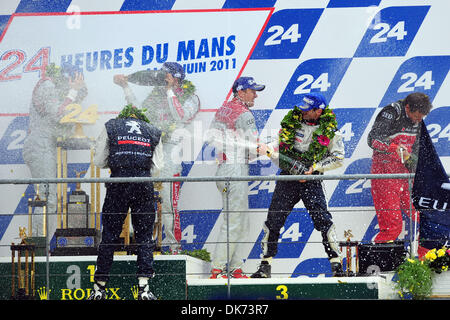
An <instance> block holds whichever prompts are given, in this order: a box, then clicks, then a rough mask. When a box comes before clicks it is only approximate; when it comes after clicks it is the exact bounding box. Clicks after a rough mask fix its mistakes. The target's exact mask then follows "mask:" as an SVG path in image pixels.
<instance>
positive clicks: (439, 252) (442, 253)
mask: <svg viewBox="0 0 450 320" xmlns="http://www.w3.org/2000/svg"><path fill="white" fill-rule="evenodd" d="M437 256H438V257H443V256H445V250H444V249H439V250H438V251H437Z"/></svg>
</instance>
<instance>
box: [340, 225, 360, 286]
mask: <svg viewBox="0 0 450 320" xmlns="http://www.w3.org/2000/svg"><path fill="white" fill-rule="evenodd" d="M344 237H345V238H346V239H347V240H346V241H345V242H341V243H340V247H341V251H342V247H344V246H345V251H346V258H347V276H348V277H349V276H354V275H355V273H353V271H352V247H355V250H356V253H355V269H356V273H357V272H358V242H357V241H351V238H352V237H353V234H352V230H344Z"/></svg>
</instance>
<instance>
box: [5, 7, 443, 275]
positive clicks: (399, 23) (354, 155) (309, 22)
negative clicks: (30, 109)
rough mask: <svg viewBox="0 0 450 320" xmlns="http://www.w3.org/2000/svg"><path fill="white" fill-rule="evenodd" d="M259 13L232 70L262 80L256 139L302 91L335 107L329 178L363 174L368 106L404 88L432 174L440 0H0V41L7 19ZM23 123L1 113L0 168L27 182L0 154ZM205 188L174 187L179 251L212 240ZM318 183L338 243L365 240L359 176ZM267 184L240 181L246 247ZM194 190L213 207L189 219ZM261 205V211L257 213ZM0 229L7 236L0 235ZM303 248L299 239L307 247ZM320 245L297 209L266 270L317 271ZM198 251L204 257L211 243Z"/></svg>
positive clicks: (369, 222) (12, 154) (371, 226)
mask: <svg viewBox="0 0 450 320" xmlns="http://www.w3.org/2000/svg"><path fill="white" fill-rule="evenodd" d="M263 7H274V8H275V10H274V13H273V15H272V16H271V18H270V21H269V22H268V24H267V26H266V27H265V30H264V32H263V33H262V36H261V38H260V39H259V41H258V43H257V45H256V47H255V49H254V51H253V53H252V55H251V57H250V60H249V61H248V63H247V64H246V66H245V69H244V70H243V72H242V75H244V76H252V77H254V78H255V81H256V82H257V83H261V84H265V85H266V89H265V90H264V91H263V92H261V93H259V97H258V99H257V101H256V104H257V106H256V107H255V109H254V114H255V118H256V121H257V125H258V130H260V132H263V131H264V129H268V128H277V127H278V126H279V122H280V120H281V118H282V117H283V116H284V114H285V113H286V112H287V110H285V109H290V108H292V106H293V105H295V104H298V102H299V101H300V100H301V97H302V95H303V94H306V93H310V92H320V93H321V94H323V95H324V96H325V98H326V100H327V101H328V103H329V105H330V106H331V107H332V108H334V109H335V113H336V115H337V119H338V122H339V127H340V130H341V132H342V133H343V136H344V143H345V148H346V159H345V166H344V168H342V169H340V170H336V171H335V172H333V173H336V174H339V173H349V174H350V173H369V170H370V161H371V160H370V157H371V150H370V149H369V147H368V146H367V143H366V137H367V133H368V130H369V129H370V127H371V124H372V122H373V120H374V116H375V115H376V114H377V112H378V110H379V108H381V107H383V106H385V105H387V104H389V103H391V102H393V101H396V100H398V99H401V98H403V97H405V96H406V95H407V94H409V93H411V92H413V91H422V92H424V93H426V94H428V95H429V96H430V98H431V100H432V101H433V105H434V109H433V110H432V112H431V113H430V115H429V116H428V117H427V118H426V120H425V122H426V123H427V126H428V129H429V131H430V135H431V137H432V139H433V142H434V143H435V147H436V150H437V152H438V154H439V155H440V156H441V160H442V162H443V164H444V167H446V168H449V165H450V161H449V158H450V122H449V121H450V120H449V119H450V78H449V76H448V74H449V69H450V42H449V41H448V36H447V31H448V30H450V21H449V20H448V19H447V16H446V14H447V13H448V12H450V2H448V1H443V0H431V1H425V0H423V1H422V0H411V1H409V0H298V1H293V0H251V1H249V0H196V1H192V0H152V1H147V0H108V1H99V0H97V1H93V0H52V1H50V0H41V1H35V0H4V1H2V3H1V4H0V34H1V33H2V32H3V31H4V29H5V27H6V25H7V22H8V21H9V19H10V17H11V15H12V14H14V13H44V12H89V11H97V12H100V11H102V12H105V11H146V10H192V9H228V8H263ZM187 77H189V75H187ZM26 126H27V119H26V117H17V118H12V119H11V121H9V122H8V124H7V125H6V129H4V130H2V131H1V132H0V133H1V134H2V135H0V151H1V154H0V171H1V172H10V171H14V172H24V171H25V173H21V174H17V175H16V176H27V173H26V170H25V168H24V165H23V160H22V159H21V149H20V147H19V148H12V149H11V148H8V146H10V145H11V142H13V141H14V139H17V136H16V135H15V134H16V133H15V132H17V130H20V129H23V128H26ZM197 160H198V161H193V162H186V163H184V171H183V174H184V175H202V174H203V175H204V174H206V175H211V174H213V172H207V171H204V170H203V167H202V161H200V160H204V158H202V156H201V155H199V157H198V158H197ZM447 171H449V170H447ZM251 172H252V174H255V175H258V174H265V175H267V174H276V172H277V168H276V167H274V166H273V165H272V164H271V163H270V162H268V161H259V162H257V163H255V164H252V166H251ZM8 176H9V175H8ZM207 186H208V187H205V188H204V189H203V187H202V189H201V190H199V189H198V188H199V187H198V185H192V184H185V185H184V186H183V188H182V193H181V195H182V198H181V199H180V206H181V207H182V208H181V209H182V210H183V205H185V208H184V212H186V213H190V212H193V211H195V212H196V214H192V215H191V214H189V215H184V216H183V215H182V229H183V237H184V240H183V242H184V244H185V247H186V248H199V247H202V245H201V244H200V245H189V243H190V242H192V241H193V240H194V241H195V242H196V243H198V242H199V241H214V239H215V234H216V229H217V227H215V226H217V225H218V221H220V220H221V216H220V214H219V213H220V207H221V205H220V200H219V195H218V194H215V187H214V186H213V184H207ZM325 187H326V188H325V189H326V193H327V195H328V200H329V206H330V209H331V211H332V213H333V215H334V220H335V223H336V225H337V229H338V230H337V231H338V236H339V237H340V238H343V231H344V230H348V229H351V230H352V233H353V234H354V236H355V239H359V240H360V239H366V240H371V239H372V238H373V237H374V236H375V234H376V233H377V221H376V218H375V215H374V212H373V208H372V206H373V204H372V198H371V195H370V181H363V180H361V181H347V180H344V181H340V182H338V181H327V182H326V183H325ZM273 188H274V183H273V182H252V183H250V184H249V191H250V192H249V200H250V206H251V211H252V213H253V212H254V213H255V215H254V217H255V218H254V221H255V222H254V223H253V225H254V226H255V227H254V228H253V229H252V230H250V231H249V233H250V238H251V240H250V241H254V242H255V241H257V240H258V241H259V240H260V239H261V229H260V228H259V226H261V225H262V221H264V218H265V213H266V212H267V208H268V205H269V203H270V198H271V195H272V192H273ZM28 189H29V190H28ZM28 189H27V190H28V191H30V190H31V189H30V188H28ZM202 191H205V192H207V194H211V199H213V200H210V201H215V200H217V201H216V204H215V205H212V207H211V208H209V207H208V208H207V210H201V211H200V212H199V211H198V209H197V208H198V207H202V204H203V203H204V202H203V199H202V197H204V195H205V193H203V192H202ZM20 192H22V193H23V192H27V191H25V190H21V191H20ZM13 197H15V196H13ZM183 197H184V199H183ZM187 198H189V199H187ZM10 199H11V197H10ZM4 201H6V200H5V199H3V200H2V202H4ZM188 203H189V204H188ZM208 203H210V202H208ZM24 206H25V203H24V201H23V198H22V199H21V200H20V201H19V204H17V203H16V204H14V208H12V211H15V212H25V211H23V209H24ZM19 208H20V210H22V211H20V210H19ZM14 209H15V210H14ZM261 210H262V214H258V212H261ZM365 210H369V211H365ZM1 219H2V217H0V229H1V230H0V237H3V238H2V240H1V241H2V243H6V244H7V243H9V242H10V239H9V238H8V236H10V235H11V234H13V233H14V232H15V231H16V230H17V226H16V225H14V224H13V223H11V219H10V220H8V221H6V219H4V220H1ZM2 221H3V222H2ZM7 229H8V230H9V229H11V230H14V231H8V232H6V231H7ZM406 230H408V228H406ZM7 238H8V239H7ZM306 241H308V242H309V243H308V244H307V245H305V243H304V242H306ZM320 241H321V239H320V235H319V234H318V233H316V232H315V231H314V230H313V227H312V224H311V220H310V218H309V216H308V214H307V213H306V212H305V210H304V208H303V207H302V204H299V205H298V208H296V209H294V212H293V213H292V214H291V215H290V217H289V218H288V220H287V222H286V224H285V226H284V228H283V230H282V233H281V237H280V242H281V243H287V244H291V245H290V246H288V245H283V246H280V251H279V254H278V256H277V258H276V259H275V261H274V269H275V270H277V268H278V269H279V270H283V271H284V272H288V273H292V272H319V273H320V272H321V271H323V270H322V268H326V267H327V266H326V263H325V264H324V263H323V259H325V255H324V253H323V252H322V251H323V249H322V248H321V244H320ZM246 247H247V249H248V251H249V256H248V260H247V263H246V265H245V268H248V269H249V271H252V270H253V269H254V265H255V264H256V263H257V262H258V260H257V258H258V257H259V253H260V252H259V245H258V244H255V245H253V244H252V245H249V246H246ZM205 248H207V249H208V250H210V251H212V247H211V246H208V245H206V246H205ZM245 268H244V269H245Z"/></svg>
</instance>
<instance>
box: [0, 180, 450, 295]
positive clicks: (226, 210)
mask: <svg viewBox="0 0 450 320" xmlns="http://www.w3.org/2000/svg"><path fill="white" fill-rule="evenodd" d="M447 175H448V176H449V177H450V174H449V173H447ZM361 179H365V180H367V179H370V180H372V179H408V181H409V187H410V188H409V189H410V191H411V189H412V181H413V179H414V174H345V175H331V174H330V175H328V174H327V175H297V176H294V175H289V176H278V175H273V176H240V177H236V176H229V177H223V176H220V177H218V176H203V177H121V178H118V177H115V178H47V179H44V178H25V179H0V185H17V184H40V185H43V184H44V185H45V184H53V183H143V182H179V181H180V182H217V181H225V183H226V185H227V186H228V185H229V184H230V182H232V181H298V180H308V181H309V180H361ZM46 189H47V190H48V188H46ZM228 200H229V198H228V196H227V201H226V206H225V207H224V208H223V210H222V212H223V213H225V214H226V216H225V223H226V224H227V261H228V262H229V261H230V253H229V245H230V242H229V226H228V218H229V213H230V210H229V208H228ZM411 206H412V201H410V210H411V209H412V208H411ZM163 214H164V213H163ZM46 218H47V219H48V217H46ZM46 224H47V223H46ZM47 225H48V224H47ZM411 228H412V225H411V226H410V229H411ZM410 231H412V230H410ZM414 233H415V232H410V233H409V234H410V237H411V238H410V241H411V242H410V243H411V244H414V243H415V242H417V239H415V237H414V238H412V236H413V234H414ZM49 241H50V239H49V238H48V232H47V234H46V266H47V267H46V283H47V287H49V283H50V273H49ZM410 250H411V251H410V254H411V255H414V252H415V250H416V248H415V246H413V245H411V247H410ZM229 272H230V270H228V290H230V278H231V277H230V274H229Z"/></svg>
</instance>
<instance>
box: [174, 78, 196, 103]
mask: <svg viewBox="0 0 450 320" xmlns="http://www.w3.org/2000/svg"><path fill="white" fill-rule="evenodd" d="M174 93H175V95H176V96H177V98H178V101H180V103H181V104H184V103H185V102H186V100H187V99H189V98H190V97H191V96H192V95H193V94H194V93H195V86H194V84H193V83H192V82H191V81H189V80H183V82H181V85H180V87H179V88H176V89H175V90H174Z"/></svg>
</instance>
